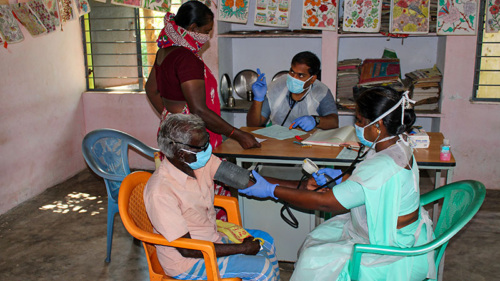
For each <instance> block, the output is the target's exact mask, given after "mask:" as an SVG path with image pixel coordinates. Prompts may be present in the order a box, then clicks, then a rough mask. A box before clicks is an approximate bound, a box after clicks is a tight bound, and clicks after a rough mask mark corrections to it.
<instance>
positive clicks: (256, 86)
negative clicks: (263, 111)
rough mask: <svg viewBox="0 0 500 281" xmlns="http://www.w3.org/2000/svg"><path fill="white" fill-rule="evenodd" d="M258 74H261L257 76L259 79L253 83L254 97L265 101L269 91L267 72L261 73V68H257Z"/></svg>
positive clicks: (256, 99)
mask: <svg viewBox="0 0 500 281" xmlns="http://www.w3.org/2000/svg"><path fill="white" fill-rule="evenodd" d="M257 74H258V75H259V76H258V77H257V81H256V82H255V83H253V84H252V92H253V99H254V100H255V101H260V102H262V101H264V98H265V97H266V93H267V83H266V74H265V73H261V72H260V69H258V68H257Z"/></svg>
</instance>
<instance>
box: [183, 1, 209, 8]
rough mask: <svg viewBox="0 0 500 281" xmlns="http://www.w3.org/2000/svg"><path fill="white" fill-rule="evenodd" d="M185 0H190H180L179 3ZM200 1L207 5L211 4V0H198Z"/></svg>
mask: <svg viewBox="0 0 500 281" xmlns="http://www.w3.org/2000/svg"><path fill="white" fill-rule="evenodd" d="M187 1H190V0H182V1H181V3H182V4H184V3H186V2H187ZM198 1H200V2H201V3H203V4H205V5H207V6H208V7H210V6H211V5H212V1H213V0H198Z"/></svg>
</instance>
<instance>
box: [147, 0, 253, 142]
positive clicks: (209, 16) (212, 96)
mask: <svg viewBox="0 0 500 281" xmlns="http://www.w3.org/2000/svg"><path fill="white" fill-rule="evenodd" d="M213 18H214V14H213V13H212V11H211V10H210V8H208V7H207V6H206V5H205V4H202V3H201V2H199V1H189V2H186V3H184V4H183V5H182V6H181V7H180V8H179V11H178V13H177V15H174V14H172V13H167V14H166V15H165V21H164V22H165V27H164V28H163V29H162V31H161V33H160V36H159V37H158V40H157V42H158V47H159V48H160V49H159V50H158V52H157V53H156V60H155V64H154V66H153V68H152V70H151V74H150V76H149V79H148V81H147V83H146V94H147V96H148V98H149V100H150V102H151V104H152V105H153V107H154V108H155V109H156V111H157V112H158V113H159V114H160V116H161V121H163V120H164V119H165V116H166V115H167V114H168V113H186V114H189V113H193V114H196V115H198V116H200V117H201V118H202V119H203V121H204V122H205V124H206V126H207V129H208V132H209V134H210V143H211V145H212V146H213V147H214V148H215V147H217V146H218V145H220V144H221V143H222V136H221V134H224V135H225V136H227V137H228V138H233V139H235V140H236V141H238V143H239V144H240V145H241V146H242V147H243V148H252V147H260V143H259V142H258V141H257V140H256V139H255V137H253V136H252V135H251V134H249V133H246V132H243V131H241V130H239V129H237V128H235V127H233V126H231V125H230V124H228V123H227V122H226V121H224V120H223V119H222V118H221V117H220V101H219V94H218V92H217V80H216V79H215V77H214V76H213V74H212V72H211V71H210V69H209V68H208V67H207V66H206V65H205V63H204V62H203V59H202V58H201V56H200V54H199V51H200V49H201V48H202V46H203V45H204V44H205V43H206V42H207V41H208V40H209V39H210V32H211V31H212V28H213V25H214V21H213Z"/></svg>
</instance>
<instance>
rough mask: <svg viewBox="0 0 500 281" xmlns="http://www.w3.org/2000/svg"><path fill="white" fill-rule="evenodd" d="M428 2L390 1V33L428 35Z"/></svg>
mask: <svg viewBox="0 0 500 281" xmlns="http://www.w3.org/2000/svg"><path fill="white" fill-rule="evenodd" d="M429 3H430V0H391V18H390V20H389V30H390V32H391V33H404V34H425V33H429Z"/></svg>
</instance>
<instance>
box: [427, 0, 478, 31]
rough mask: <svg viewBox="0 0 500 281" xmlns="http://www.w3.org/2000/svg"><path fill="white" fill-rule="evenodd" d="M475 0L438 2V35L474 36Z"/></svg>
mask: <svg viewBox="0 0 500 281" xmlns="http://www.w3.org/2000/svg"><path fill="white" fill-rule="evenodd" d="M478 3H479V2H478V1H477V0H465V1H464V0H439V1H438V15H437V26H436V33H437V34H438V35H476V26H477V11H478V9H477V5H478Z"/></svg>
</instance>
